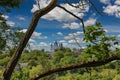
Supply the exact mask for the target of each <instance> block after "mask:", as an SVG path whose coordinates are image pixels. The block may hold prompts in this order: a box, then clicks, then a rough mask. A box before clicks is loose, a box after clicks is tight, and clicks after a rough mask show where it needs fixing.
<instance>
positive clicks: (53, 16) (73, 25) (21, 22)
mask: <svg viewBox="0 0 120 80" xmlns="http://www.w3.org/2000/svg"><path fill="white" fill-rule="evenodd" d="M50 1H51V0H39V3H40V8H41V9H42V8H44V7H46V6H47V5H48V4H49V3H50ZM76 1H77V0H70V2H71V4H73V5H77V4H78V3H77V2H76ZM91 1H92V2H93V3H94V5H95V6H96V8H97V9H98V10H99V12H102V16H101V15H100V14H98V13H97V12H96V11H95V9H94V7H92V6H91V5H90V4H87V3H85V2H84V3H85V4H86V5H85V8H84V10H83V9H81V8H74V7H71V6H70V5H68V4H67V3H66V2H65V0H58V4H59V5H61V6H63V7H65V8H66V9H67V10H69V11H71V12H73V13H74V14H75V15H77V16H79V17H80V18H83V20H84V24H85V27H87V26H89V25H94V24H95V23H96V22H100V23H102V25H103V28H104V30H105V31H106V34H107V35H110V36H116V37H117V38H118V39H119V38H120V26H119V25H120V0H91ZM36 3H37V2H36V0H23V2H22V3H21V5H20V7H19V8H14V9H11V12H10V13H5V15H4V17H5V18H6V19H7V24H9V25H10V26H12V27H16V26H20V27H21V28H22V30H21V31H22V32H26V30H27V28H28V27H29V23H30V21H31V18H32V15H33V13H34V12H35V11H36V10H38V9H39V8H38V6H37V4H36ZM73 35H74V36H73ZM83 36H84V35H83V31H82V25H81V22H80V20H77V19H76V18H75V17H73V16H72V15H70V14H68V13H66V12H65V11H64V10H62V9H60V8H58V7H56V8H54V9H53V10H52V11H50V12H49V13H48V14H46V15H45V16H43V17H41V18H40V20H39V23H38V25H37V28H36V29H35V31H34V33H33V35H32V37H31V38H30V40H29V44H30V47H31V49H39V50H40V49H43V48H44V49H45V50H50V44H53V43H54V41H58V42H59V43H63V46H64V47H69V48H71V49H72V48H79V46H78V45H77V44H76V41H75V40H74V38H75V39H76V40H77V41H78V43H79V44H80V45H81V46H82V47H83V48H84V47H85V45H86V44H85V42H84V41H83Z"/></svg>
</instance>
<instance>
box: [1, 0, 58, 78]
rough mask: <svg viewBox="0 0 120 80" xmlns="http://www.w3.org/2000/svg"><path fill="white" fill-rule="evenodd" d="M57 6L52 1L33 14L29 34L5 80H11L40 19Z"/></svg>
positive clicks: (7, 71) (11, 64)
mask: <svg viewBox="0 0 120 80" xmlns="http://www.w3.org/2000/svg"><path fill="white" fill-rule="evenodd" d="M56 4H57V0H52V1H51V3H50V4H49V5H48V6H47V7H45V8H43V9H41V10H38V11H36V12H35V13H34V14H33V17H32V20H31V23H30V25H29V28H28V30H27V32H26V33H25V35H24V37H23V39H22V40H21V41H20V44H19V46H18V47H17V49H16V51H15V52H14V54H13V56H12V58H11V60H10V61H9V63H8V64H7V67H6V69H5V71H4V74H3V80H10V78H11V75H12V73H13V70H14V68H15V66H16V65H17V62H18V60H19V59H20V57H21V54H22V51H23V49H24V48H25V46H26V44H27V43H28V40H29V39H30V37H31V35H32V33H33V32H34V30H35V28H36V26H37V23H38V21H39V19H40V17H41V16H43V15H45V14H47V13H48V12H49V11H51V10H52V9H53V8H55V7H56Z"/></svg>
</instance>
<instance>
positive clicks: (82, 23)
mask: <svg viewBox="0 0 120 80" xmlns="http://www.w3.org/2000/svg"><path fill="white" fill-rule="evenodd" d="M57 7H59V8H61V9H63V10H64V11H66V12H67V13H69V14H71V15H72V16H74V17H75V18H77V19H78V20H80V21H81V23H82V27H83V32H84V34H85V26H84V22H83V19H82V18H80V17H78V16H76V15H75V14H73V13H72V12H70V11H68V10H67V9H66V8H64V7H62V6H60V5H57Z"/></svg>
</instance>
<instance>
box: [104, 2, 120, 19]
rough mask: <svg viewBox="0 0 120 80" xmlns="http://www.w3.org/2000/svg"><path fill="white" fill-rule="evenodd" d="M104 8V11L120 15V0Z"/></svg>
mask: <svg viewBox="0 0 120 80" xmlns="http://www.w3.org/2000/svg"><path fill="white" fill-rule="evenodd" d="M103 9H104V10H103V12H104V13H106V14H108V15H111V16H116V17H120V0H116V1H115V2H114V5H111V4H109V5H107V6H106V7H103Z"/></svg>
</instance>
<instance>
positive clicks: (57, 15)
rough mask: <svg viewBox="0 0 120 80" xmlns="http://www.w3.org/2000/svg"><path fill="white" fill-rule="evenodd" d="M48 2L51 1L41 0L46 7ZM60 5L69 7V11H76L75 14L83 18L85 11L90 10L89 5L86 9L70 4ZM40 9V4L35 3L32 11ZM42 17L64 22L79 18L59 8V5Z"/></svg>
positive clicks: (41, 3)
mask: <svg viewBox="0 0 120 80" xmlns="http://www.w3.org/2000/svg"><path fill="white" fill-rule="evenodd" d="M47 1H48V2H47ZM48 3H49V0H41V1H40V5H41V6H43V7H45V6H46V5H47V4H48ZM60 5H61V6H63V7H65V8H66V9H68V10H69V11H71V12H72V13H74V14H75V15H77V16H79V17H81V18H82V17H83V16H84V12H88V10H89V6H88V5H87V6H86V7H85V10H81V9H76V8H74V7H71V6H70V5H68V4H60ZM73 5H75V4H73ZM38 9H39V8H38V6H37V5H36V4H34V5H33V8H32V10H31V12H35V11H36V10H38ZM42 18H43V19H47V20H57V21H64V22H72V21H75V20H77V19H76V18H75V17H73V16H72V15H70V14H69V13H67V12H65V11H64V10H63V9H61V8H58V7H56V8H54V9H53V10H52V11H50V12H49V13H48V14H46V15H44V16H43V17H42Z"/></svg>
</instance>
